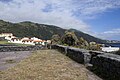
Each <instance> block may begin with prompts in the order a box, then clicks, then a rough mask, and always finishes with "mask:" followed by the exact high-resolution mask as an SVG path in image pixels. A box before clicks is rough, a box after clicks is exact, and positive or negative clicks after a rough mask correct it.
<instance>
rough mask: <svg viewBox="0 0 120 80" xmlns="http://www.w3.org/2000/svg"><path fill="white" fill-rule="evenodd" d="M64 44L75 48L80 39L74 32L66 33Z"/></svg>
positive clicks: (63, 38)
mask: <svg viewBox="0 0 120 80" xmlns="http://www.w3.org/2000/svg"><path fill="white" fill-rule="evenodd" d="M62 43H63V44H67V45H69V46H75V45H77V43H78V38H77V36H76V35H75V33H74V32H68V31H65V35H64V36H63V37H62Z"/></svg>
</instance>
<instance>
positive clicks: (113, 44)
mask: <svg viewBox="0 0 120 80" xmlns="http://www.w3.org/2000/svg"><path fill="white" fill-rule="evenodd" d="M105 46H106V47H108V46H111V47H120V43H107V44H105Z"/></svg>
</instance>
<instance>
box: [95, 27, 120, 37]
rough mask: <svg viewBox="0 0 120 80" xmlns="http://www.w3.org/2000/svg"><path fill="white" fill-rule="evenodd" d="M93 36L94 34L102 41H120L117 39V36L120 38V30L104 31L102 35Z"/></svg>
mask: <svg viewBox="0 0 120 80" xmlns="http://www.w3.org/2000/svg"><path fill="white" fill-rule="evenodd" d="M94 34H95V36H99V37H101V38H103V39H113V38H116V39H120V38H119V37H118V36H120V28H118V29H112V30H109V31H104V32H102V33H94Z"/></svg>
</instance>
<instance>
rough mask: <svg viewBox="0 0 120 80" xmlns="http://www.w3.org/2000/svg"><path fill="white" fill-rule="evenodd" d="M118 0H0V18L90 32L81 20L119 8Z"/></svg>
mask: <svg viewBox="0 0 120 80" xmlns="http://www.w3.org/2000/svg"><path fill="white" fill-rule="evenodd" d="M119 7H120V0H64V1H63V0H4V2H3V0H0V19H4V20H8V21H12V22H20V21H33V22H38V23H45V24H51V25H57V26H60V27H62V28H75V29H78V30H81V31H84V32H90V27H91V26H90V25H88V24H87V23H86V22H84V20H83V19H86V18H93V17H94V16H96V14H98V13H103V12H105V11H107V10H109V9H113V8H119Z"/></svg>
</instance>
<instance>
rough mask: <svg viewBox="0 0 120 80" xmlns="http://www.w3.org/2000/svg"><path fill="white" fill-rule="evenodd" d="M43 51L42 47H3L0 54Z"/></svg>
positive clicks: (0, 48)
mask: <svg viewBox="0 0 120 80" xmlns="http://www.w3.org/2000/svg"><path fill="white" fill-rule="evenodd" d="M39 49H42V46H1V47H0V52H10V51H33V50H39Z"/></svg>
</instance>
